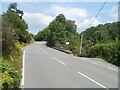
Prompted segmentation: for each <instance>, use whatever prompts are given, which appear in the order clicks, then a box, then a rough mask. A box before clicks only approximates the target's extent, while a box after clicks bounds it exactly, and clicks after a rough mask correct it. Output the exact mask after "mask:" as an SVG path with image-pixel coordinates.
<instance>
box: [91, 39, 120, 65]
mask: <svg viewBox="0 0 120 90" xmlns="http://www.w3.org/2000/svg"><path fill="white" fill-rule="evenodd" d="M119 55H120V42H119V40H116V41H114V42H112V43H107V44H96V45H94V46H92V47H91V48H90V51H89V57H98V58H102V59H105V60H106V61H108V62H110V63H113V64H115V65H118V66H119V65H120V64H119V62H118V60H119V58H120V56H119Z"/></svg>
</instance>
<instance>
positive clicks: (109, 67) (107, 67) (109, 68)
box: [107, 67, 118, 72]
mask: <svg viewBox="0 0 120 90" xmlns="http://www.w3.org/2000/svg"><path fill="white" fill-rule="evenodd" d="M107 68H108V69H111V70H113V71H117V72H118V70H116V69H113V68H111V67H107Z"/></svg>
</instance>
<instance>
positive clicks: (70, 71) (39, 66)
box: [23, 42, 118, 89]
mask: <svg viewBox="0 0 120 90" xmlns="http://www.w3.org/2000/svg"><path fill="white" fill-rule="evenodd" d="M24 52H25V53H24V55H23V56H24V57H23V58H24V88H105V89H107V88H118V67H116V66H114V65H111V64H109V63H107V62H105V61H103V60H99V59H95V58H82V57H75V56H72V55H68V54H66V53H63V52H60V51H57V50H55V49H52V48H49V47H47V46H46V45H45V43H44V42H35V43H33V44H31V45H29V46H27V47H25V48H24Z"/></svg>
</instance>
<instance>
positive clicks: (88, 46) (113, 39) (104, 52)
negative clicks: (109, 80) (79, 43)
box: [80, 22, 120, 65]
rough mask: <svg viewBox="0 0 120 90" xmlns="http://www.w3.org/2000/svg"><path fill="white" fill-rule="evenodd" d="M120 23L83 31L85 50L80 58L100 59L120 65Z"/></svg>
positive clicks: (101, 25) (83, 49)
mask: <svg viewBox="0 0 120 90" xmlns="http://www.w3.org/2000/svg"><path fill="white" fill-rule="evenodd" d="M119 25H120V22H113V23H106V24H104V25H103V24H100V25H98V26H97V27H91V28H89V29H87V30H85V31H83V32H82V33H81V34H80V36H81V35H82V34H83V36H84V38H83V48H82V54H81V55H80V56H86V57H98V58H102V59H105V60H106V61H108V62H110V63H113V64H115V65H119V64H118V61H119V59H118V58H119V52H120V50H119V49H118V46H119V45H120V44H118V42H119V40H120V39H119V32H120V30H119V29H118V27H119Z"/></svg>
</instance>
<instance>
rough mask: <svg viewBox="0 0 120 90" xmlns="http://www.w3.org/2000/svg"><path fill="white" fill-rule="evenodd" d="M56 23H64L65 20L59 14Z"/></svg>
mask: <svg viewBox="0 0 120 90" xmlns="http://www.w3.org/2000/svg"><path fill="white" fill-rule="evenodd" d="M55 20H56V21H58V22H60V23H65V22H66V18H65V16H64V15H63V14H59V15H58V16H57V17H56V18H55Z"/></svg>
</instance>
